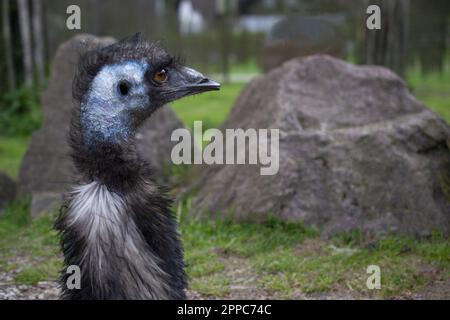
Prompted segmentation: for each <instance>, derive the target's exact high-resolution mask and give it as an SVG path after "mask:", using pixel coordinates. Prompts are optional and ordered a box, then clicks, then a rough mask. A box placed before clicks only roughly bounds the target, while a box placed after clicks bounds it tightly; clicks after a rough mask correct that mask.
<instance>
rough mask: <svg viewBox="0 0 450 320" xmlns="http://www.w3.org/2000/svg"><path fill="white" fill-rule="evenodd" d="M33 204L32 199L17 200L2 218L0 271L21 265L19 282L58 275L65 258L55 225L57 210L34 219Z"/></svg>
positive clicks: (17, 279) (0, 222)
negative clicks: (54, 228)
mask: <svg viewBox="0 0 450 320" xmlns="http://www.w3.org/2000/svg"><path fill="white" fill-rule="evenodd" d="M29 204H30V201H29V200H22V201H17V202H14V203H12V204H10V205H9V206H8V207H7V208H6V210H5V213H4V215H3V216H2V217H1V218H0V248H1V254H0V271H11V270H14V269H16V268H17V267H18V266H19V265H21V267H24V268H20V269H19V270H20V271H19V273H18V274H17V276H16V279H15V280H16V282H17V283H26V284H36V283H37V282H39V281H43V280H51V279H55V278H56V276H57V273H58V270H59V269H61V267H62V261H61V259H60V255H59V248H58V238H57V235H56V232H55V231H54V230H53V228H52V225H53V221H54V218H55V213H51V214H46V215H42V216H40V217H38V218H37V219H31V217H30V210H29ZM17 259H19V261H16V260H17Z"/></svg>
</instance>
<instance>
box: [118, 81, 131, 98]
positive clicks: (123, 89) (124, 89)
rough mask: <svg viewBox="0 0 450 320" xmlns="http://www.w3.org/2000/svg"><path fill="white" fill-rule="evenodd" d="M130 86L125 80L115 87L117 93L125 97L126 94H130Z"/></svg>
mask: <svg viewBox="0 0 450 320" xmlns="http://www.w3.org/2000/svg"><path fill="white" fill-rule="evenodd" d="M130 87H131V84H130V83H129V82H128V81H126V80H121V81H120V82H119V84H118V85H117V89H118V90H119V93H120V94H121V95H123V96H126V95H127V94H128V92H130Z"/></svg>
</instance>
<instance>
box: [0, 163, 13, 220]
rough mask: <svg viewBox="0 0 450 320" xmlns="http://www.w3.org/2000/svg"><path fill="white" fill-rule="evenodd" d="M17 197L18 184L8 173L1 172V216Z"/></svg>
mask: <svg viewBox="0 0 450 320" xmlns="http://www.w3.org/2000/svg"><path fill="white" fill-rule="evenodd" d="M15 197H16V183H15V182H14V180H12V179H11V178H10V177H9V176H8V175H7V174H6V173H3V172H0V215H1V213H2V211H3V209H4V208H5V207H6V205H7V204H8V203H9V202H11V201H13V200H14V198H15Z"/></svg>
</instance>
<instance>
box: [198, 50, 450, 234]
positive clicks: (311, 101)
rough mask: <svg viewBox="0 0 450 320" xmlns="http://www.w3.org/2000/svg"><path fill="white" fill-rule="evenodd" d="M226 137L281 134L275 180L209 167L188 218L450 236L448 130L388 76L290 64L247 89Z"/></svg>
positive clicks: (365, 69)
mask: <svg viewBox="0 0 450 320" xmlns="http://www.w3.org/2000/svg"><path fill="white" fill-rule="evenodd" d="M225 128H243V129H248V128H256V129H259V128H261V129H264V128H279V129H280V142H279V154H280V165H279V172H278V174H276V175H272V176H261V175H260V170H259V169H260V168H259V167H258V166H257V165H221V166H219V165H216V166H209V167H207V168H205V169H204V171H203V173H202V174H201V178H200V179H199V181H198V182H197V183H196V184H195V185H194V186H193V187H192V189H193V190H196V195H197V196H196V198H195V200H194V202H193V205H192V209H191V214H192V215H198V216H219V217H222V218H223V217H227V218H229V217H231V218H234V219H235V220H237V221H247V220H250V221H257V222H259V221H264V220H266V219H267V218H268V217H269V216H275V217H277V218H279V219H283V220H287V221H304V222H305V223H306V224H308V225H315V226H317V227H319V228H320V229H322V230H323V232H324V234H325V235H331V234H336V233H340V232H346V231H349V230H352V229H359V230H362V231H366V232H370V233H372V232H373V233H376V234H380V233H388V232H395V233H401V234H410V235H419V236H424V235H429V234H430V233H431V232H432V231H433V230H435V229H436V230H440V231H442V232H444V233H445V234H448V233H449V231H450V152H449V142H450V127H449V125H448V124H447V123H446V122H445V121H444V120H443V119H441V118H439V117H438V116H437V115H436V114H434V113H433V112H432V111H430V110H429V109H427V108H426V107H425V106H424V105H423V104H422V103H421V102H419V101H418V100H417V99H416V98H415V97H414V96H412V95H411V93H410V92H409V91H408V89H407V88H406V86H405V83H404V82H403V81H402V80H401V79H400V78H399V77H398V76H397V75H395V74H394V73H392V72H391V71H389V70H388V69H385V68H382V67H369V66H354V65H351V64H348V63H346V62H344V61H341V60H338V59H335V58H332V57H329V56H322V55H317V56H311V57H307V58H299V59H294V60H291V61H289V62H287V63H285V64H284V65H283V66H281V67H279V68H277V69H274V70H272V71H271V72H269V73H268V74H266V75H263V76H260V77H258V78H256V79H255V80H253V81H252V82H250V83H249V85H248V86H247V87H246V88H245V90H244V91H243V92H242V93H241V95H240V97H239V99H238V100H237V102H236V105H235V106H234V108H233V110H232V112H231V114H230V116H229V118H228V119H227V121H226V122H225V123H224V125H223V126H222V130H224V129H225Z"/></svg>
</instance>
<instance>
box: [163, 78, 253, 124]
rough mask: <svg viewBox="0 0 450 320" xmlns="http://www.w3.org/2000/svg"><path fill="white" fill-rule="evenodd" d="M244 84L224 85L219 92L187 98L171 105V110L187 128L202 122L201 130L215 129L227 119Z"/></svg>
mask: <svg viewBox="0 0 450 320" xmlns="http://www.w3.org/2000/svg"><path fill="white" fill-rule="evenodd" d="M244 86H245V84H242V83H232V84H224V85H223V86H222V88H221V89H220V91H213V92H207V93H203V94H201V95H196V96H193V97H188V98H185V99H182V100H179V101H176V102H175V103H173V104H172V108H173V110H174V111H175V112H176V113H177V114H178V116H179V117H180V119H181V120H182V121H183V122H184V124H185V125H186V126H187V127H188V128H191V129H192V128H193V126H194V121H200V120H201V121H203V130H205V129H207V128H217V127H219V126H220V125H221V124H222V123H223V121H224V120H225V119H226V118H227V116H228V114H229V112H230V110H231V108H232V107H233V104H234V102H235V100H236V98H237V96H238V94H239V92H240V91H241V90H242V89H243V87H244Z"/></svg>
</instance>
